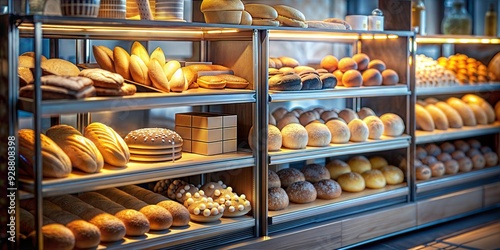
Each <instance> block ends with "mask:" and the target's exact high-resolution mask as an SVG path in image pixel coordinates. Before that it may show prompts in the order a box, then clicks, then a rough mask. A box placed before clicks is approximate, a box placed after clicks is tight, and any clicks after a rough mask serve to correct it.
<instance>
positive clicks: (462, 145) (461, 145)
mask: <svg viewBox="0 0 500 250" xmlns="http://www.w3.org/2000/svg"><path fill="white" fill-rule="evenodd" d="M453 145H455V148H456V149H457V150H460V151H462V152H464V153H465V152H467V151H469V149H470V145H469V143H467V142H466V141H464V140H456V141H454V142H453Z"/></svg>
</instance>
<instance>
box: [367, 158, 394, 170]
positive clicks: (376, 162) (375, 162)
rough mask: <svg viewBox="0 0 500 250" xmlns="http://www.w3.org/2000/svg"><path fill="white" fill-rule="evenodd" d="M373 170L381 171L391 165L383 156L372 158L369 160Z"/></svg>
mask: <svg viewBox="0 0 500 250" xmlns="http://www.w3.org/2000/svg"><path fill="white" fill-rule="evenodd" d="M368 160H369V161H370V165H371V168H372V169H380V168H382V167H385V166H387V165H389V163H388V162H387V160H386V159H385V158H384V157H382V156H372V157H370V158H369V159H368Z"/></svg>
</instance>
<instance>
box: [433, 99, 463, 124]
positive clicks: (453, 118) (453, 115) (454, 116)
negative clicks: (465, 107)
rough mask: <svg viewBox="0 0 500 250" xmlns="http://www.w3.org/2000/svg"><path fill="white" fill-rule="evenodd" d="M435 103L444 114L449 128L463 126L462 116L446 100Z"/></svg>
mask: <svg viewBox="0 0 500 250" xmlns="http://www.w3.org/2000/svg"><path fill="white" fill-rule="evenodd" d="M435 105H436V107H437V108H438V109H440V110H441V111H443V113H444V114H445V115H446V119H447V120H448V125H449V127H450V128H461V127H462V126H463V120H462V117H461V116H460V114H459V113H458V112H457V111H456V110H455V109H454V108H452V107H451V106H450V105H448V104H447V103H446V102H437V103H436V104H435Z"/></svg>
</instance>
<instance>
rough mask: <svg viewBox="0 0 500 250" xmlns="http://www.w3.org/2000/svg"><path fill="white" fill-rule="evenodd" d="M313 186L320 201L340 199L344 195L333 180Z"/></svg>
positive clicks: (322, 181)
mask: <svg viewBox="0 0 500 250" xmlns="http://www.w3.org/2000/svg"><path fill="white" fill-rule="evenodd" d="M313 185H314V188H315V189H316V193H317V198H318V199H323V200H331V199H335V198H338V197H340V195H341V194H342V188H341V187H340V185H339V184H338V183H337V182H336V181H334V180H332V179H324V180H320V181H318V182H316V183H314V184H313Z"/></svg>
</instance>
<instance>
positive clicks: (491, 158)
mask: <svg viewBox="0 0 500 250" xmlns="http://www.w3.org/2000/svg"><path fill="white" fill-rule="evenodd" d="M484 159H485V161H486V167H493V166H496V165H497V164H498V155H497V154H496V153H495V152H487V153H485V154H484Z"/></svg>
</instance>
